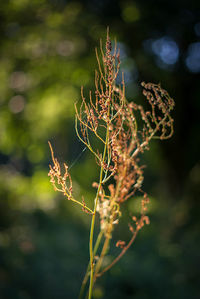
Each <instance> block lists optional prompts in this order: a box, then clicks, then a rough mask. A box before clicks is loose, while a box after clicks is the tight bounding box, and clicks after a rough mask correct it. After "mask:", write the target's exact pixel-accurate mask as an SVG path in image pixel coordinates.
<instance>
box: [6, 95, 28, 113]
mask: <svg viewBox="0 0 200 299" xmlns="http://www.w3.org/2000/svg"><path fill="white" fill-rule="evenodd" d="M8 106H9V109H10V111H11V112H12V113H14V114H16V113H19V112H22V111H23V110H24V107H25V98H24V97H23V96H21V95H17V96H14V97H12V98H11V100H10V102H9V104H8Z"/></svg>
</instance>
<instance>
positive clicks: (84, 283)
mask: <svg viewBox="0 0 200 299" xmlns="http://www.w3.org/2000/svg"><path fill="white" fill-rule="evenodd" d="M102 236H103V231H100V232H99V234H98V237H97V240H96V243H95V246H94V255H95V254H96V252H97V250H98V248H99V245H100V242H101V239H102ZM89 270H90V262H89V264H88V266H87V270H86V273H85V276H84V278H83V282H82V285H81V289H80V293H79V299H82V297H83V293H84V290H85V286H86V283H87V281H88V277H89V275H90V273H89Z"/></svg>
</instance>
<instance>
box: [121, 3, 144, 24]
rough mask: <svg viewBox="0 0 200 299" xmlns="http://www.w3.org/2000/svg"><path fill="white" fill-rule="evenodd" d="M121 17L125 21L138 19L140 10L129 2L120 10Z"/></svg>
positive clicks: (130, 21)
mask: <svg viewBox="0 0 200 299" xmlns="http://www.w3.org/2000/svg"><path fill="white" fill-rule="evenodd" d="M122 17H123V19H124V21H125V22H127V23H132V22H136V21H138V20H139V19H140V11H139V9H138V7H137V6H136V5H135V4H134V3H131V4H128V5H127V6H125V7H124V9H123V10H122Z"/></svg>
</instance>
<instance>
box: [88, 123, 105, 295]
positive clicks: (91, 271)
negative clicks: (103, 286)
mask: <svg viewBox="0 0 200 299" xmlns="http://www.w3.org/2000/svg"><path fill="white" fill-rule="evenodd" d="M108 140H109V126H108V125H107V131H106V142H105V146H104V152H103V159H102V164H101V170H100V177H99V186H98V190H97V194H96V198H95V202H94V210H93V215H92V221H91V228H90V242H89V248H90V286H89V297H88V299H91V298H92V288H93V280H94V252H93V237H94V224H95V217H96V209H97V203H98V198H99V193H100V190H101V185H102V179H103V163H104V160H105V157H106V151H107V147H108Z"/></svg>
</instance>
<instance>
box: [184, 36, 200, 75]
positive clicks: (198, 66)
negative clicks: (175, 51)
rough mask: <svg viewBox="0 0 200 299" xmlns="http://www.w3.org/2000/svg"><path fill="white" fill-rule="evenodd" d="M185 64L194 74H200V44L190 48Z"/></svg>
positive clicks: (194, 44) (192, 45) (193, 44)
mask: <svg viewBox="0 0 200 299" xmlns="http://www.w3.org/2000/svg"><path fill="white" fill-rule="evenodd" d="M185 63H186V66H187V67H188V69H189V70H190V71H191V72H192V73H199V72H200V42H197V43H192V44H191V45H190V46H189V49H188V53H187V57H186V60H185Z"/></svg>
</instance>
